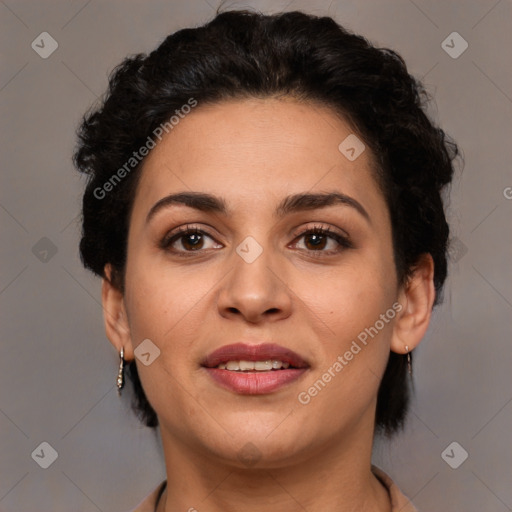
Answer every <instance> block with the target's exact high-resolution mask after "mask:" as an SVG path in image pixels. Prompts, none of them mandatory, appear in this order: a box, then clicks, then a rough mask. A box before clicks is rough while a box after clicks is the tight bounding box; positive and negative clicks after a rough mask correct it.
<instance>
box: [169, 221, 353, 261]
mask: <svg viewBox="0 0 512 512" xmlns="http://www.w3.org/2000/svg"><path fill="white" fill-rule="evenodd" d="M185 235H206V236H207V237H209V238H211V239H212V240H213V237H212V236H211V235H209V234H208V233H207V232H206V231H203V230H202V229H199V228H197V227H194V226H189V225H187V226H182V227H179V228H178V229H177V230H176V231H174V232H173V233H170V234H167V235H166V236H165V237H164V238H163V240H162V241H161V242H160V244H159V246H160V248H161V249H164V250H169V251H171V252H173V253H174V254H176V255H178V256H180V257H188V256H191V255H192V254H193V253H195V252H202V250H201V249H199V250H197V251H186V250H184V251H176V250H174V249H170V247H171V246H172V245H173V244H174V242H176V241H178V240H179V239H180V238H182V237H184V236H185ZM307 235H321V236H325V237H328V238H330V239H331V240H334V241H336V242H337V243H338V244H339V245H340V248H338V249H335V250H330V251H324V250H319V251H314V250H306V251H307V252H309V253H311V255H312V256H314V257H323V256H325V255H332V254H338V253H339V252H341V251H342V250H344V249H351V248H353V245H352V242H351V241H350V239H349V238H348V237H347V236H343V235H340V234H339V233H335V232H333V231H331V229H330V228H325V227H322V226H314V227H313V228H310V229H307V230H305V231H303V232H302V233H300V234H298V235H297V236H296V237H295V238H294V241H295V240H298V239H300V238H303V237H305V236H307Z"/></svg>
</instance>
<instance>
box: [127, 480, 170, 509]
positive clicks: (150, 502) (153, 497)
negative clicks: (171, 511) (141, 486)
mask: <svg viewBox="0 0 512 512" xmlns="http://www.w3.org/2000/svg"><path fill="white" fill-rule="evenodd" d="M165 484H166V481H165V480H164V481H163V482H162V483H161V484H160V485H159V486H158V487H157V488H156V489H154V490H153V491H151V493H150V494H148V495H147V496H146V497H145V498H144V499H143V500H142V501H141V502H140V503H139V504H138V505H137V506H136V507H135V508H133V509H131V510H129V511H127V512H154V510H155V506H156V503H157V500H158V498H159V497H160V495H161V494H162V492H163V490H164V488H165Z"/></svg>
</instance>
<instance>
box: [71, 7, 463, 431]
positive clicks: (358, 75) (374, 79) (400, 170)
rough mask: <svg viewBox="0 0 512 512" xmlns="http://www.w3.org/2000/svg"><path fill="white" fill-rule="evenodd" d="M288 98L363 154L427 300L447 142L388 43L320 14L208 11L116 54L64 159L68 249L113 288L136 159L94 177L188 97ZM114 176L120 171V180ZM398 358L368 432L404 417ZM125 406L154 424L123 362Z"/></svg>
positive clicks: (133, 373)
mask: <svg viewBox="0 0 512 512" xmlns="http://www.w3.org/2000/svg"><path fill="white" fill-rule="evenodd" d="M286 95H287V96H291V97H294V98H296V99H298V100H299V101H301V100H302V101H315V102H317V104H321V105H324V106H327V107H328V108H330V109H331V110H332V111H333V112H335V113H337V114H339V115H341V116H342V117H343V118H344V119H346V120H347V121H348V122H349V123H350V124H351V127H352V129H353V130H354V131H355V132H356V133H357V134H358V135H359V136H360V137H361V138H362V139H363V140H364V142H365V144H367V145H368V146H369V148H370V149H371V151H372V153H373V155H374V157H375V161H376V163H377V169H376V170H375V179H376V180H377V182H378V184H379V186H380V188H381V190H382V193H383V195H384V197H385V199H386V202H387V206H388V208H389V212H390V217H391V223H392V236H393V247H394V257H395V264H396V269H397V275H398V279H399V282H400V283H402V284H405V283H406V282H407V279H408V277H410V275H411V272H412V271H413V270H414V267H415V265H416V264H417V263H418V261H419V258H420V256H421V255H422V254H424V253H429V254H430V255H431V256H432V258H433V261H434V265H435V273H434V285H435V290H436V302H435V303H436V304H437V303H438V302H439V299H440V292H441V290H442V287H443V284H444V281H445V278H446V273H447V244H448V235H449V227H448V224H447V222H446V218H445V213H444V208H443V199H442V192H443V189H444V187H445V186H446V185H447V184H449V183H450V182H451V180H452V177H453V172H454V168H453V162H454V159H455V158H456V157H457V155H458V154H459V151H458V148H457V145H456V144H455V142H453V141H452V140H451V139H450V138H448V137H447V136H446V135H445V133H444V131H443V130H442V129H440V128H439V127H437V126H435V125H434V123H433V122H432V121H431V120H430V119H429V118H428V116H427V115H426V112H425V110H426V105H427V103H428V101H429V100H430V99H431V98H430V97H429V95H428V94H427V92H426V90H425V88H424V87H423V85H422V84H421V82H420V81H419V80H417V79H415V78H414V77H413V76H412V75H410V74H409V73H408V70H407V67H406V65H405V63H404V61H403V59H402V58H401V57H400V56H399V55H398V54H397V53H396V52H395V51H393V50H391V49H388V48H377V47H375V46H374V45H372V44H371V43H370V42H369V41H368V40H367V39H365V38H363V37H361V36H359V35H356V34H353V33H352V32H350V31H349V30H347V29H345V28H343V27H342V26H340V25H339V24H337V23H336V22H335V21H334V20H333V19H332V18H330V17H327V16H324V17H318V16H313V15H308V14H305V13H303V12H299V11H294V12H285V13H278V14H274V15H264V14H262V13H257V12H250V11H247V10H240V11H227V12H221V13H219V12H217V14H216V16H215V17H214V18H213V20H211V21H209V22H208V23H206V24H204V25H203V26H200V27H197V28H186V29H182V30H179V31H177V32H175V33H173V34H171V35H169V36H168V37H167V38H166V39H165V40H164V41H163V42H162V43H161V44H160V45H159V46H158V48H156V49H155V50H154V51H152V52H151V53H150V54H149V55H145V54H137V55H134V56H131V57H129V58H126V59H125V60H124V61H123V62H122V63H121V64H120V65H119V66H118V67H117V68H116V69H115V70H114V71H113V72H112V74H111V76H110V80H109V88H108V91H107V93H106V95H105V97H104V99H103V100H102V101H101V105H100V106H98V107H96V108H94V109H93V110H92V111H90V112H88V113H87V114H85V116H84V118H83V120H82V123H81V125H80V127H79V129H78V147H77V149H76V151H75V153H74V155H73V161H74V163H75V166H76V167H77V169H78V170H79V171H81V172H83V173H86V174H87V175H88V183H87V186H86V189H85V192H84V195H83V217H82V220H83V223H82V238H81V242H80V255H81V258H82V262H83V264H84V266H85V267H86V268H88V269H90V270H92V271H93V272H94V273H96V274H97V275H99V276H102V277H104V278H106V276H105V273H104V267H105V265H106V264H107V263H110V264H111V265H112V268H113V270H114V273H113V275H112V277H111V279H112V282H113V284H114V285H115V286H116V287H118V288H119V289H120V290H121V291H123V290H124V269H125V262H126V246H127V234H128V227H129V226H128V223H129V215H130V212H131V207H132V204H133V199H134V193H135V189H136V187H137V182H138V179H139V176H140V167H141V165H140V163H139V164H137V165H136V166H134V168H133V170H132V171H131V172H129V173H124V174H123V179H122V180H119V182H118V183H117V182H116V183H115V186H114V187H111V188H112V189H113V190H111V191H110V192H109V193H108V194H104V193H101V197H99V195H100V194H99V193H98V190H102V187H103V186H104V184H105V183H106V182H107V181H108V180H109V179H110V178H111V177H112V175H113V174H114V173H115V172H116V170H118V169H121V168H122V166H123V165H124V164H125V163H126V162H127V161H128V160H129V159H130V158H131V156H132V155H133V152H134V150H136V149H137V148H140V147H141V146H143V145H144V144H145V143H146V141H147V140H148V137H149V136H151V134H152V133H153V132H154V130H155V129H157V127H158V126H160V125H161V124H162V123H165V122H167V121H168V120H169V118H170V116H171V115H173V114H174V113H175V112H176V111H177V110H179V109H180V108H181V107H182V106H183V105H184V104H187V102H189V101H190V99H191V98H194V99H195V101H197V102H198V105H199V107H198V108H200V106H201V105H204V104H208V103H210V104H212V103H220V102H222V101H226V100H230V99H243V98H265V97H278V96H286ZM125 174H127V175H126V176H125ZM406 368H407V364H406V356H404V355H400V354H396V353H393V352H390V355H389V360H388V363H387V367H386V370H385V373H384V376H383V379H382V382H381V384H380V388H379V392H378V398H377V408H376V417H375V426H376V431H380V432H381V433H384V434H385V435H387V436H391V435H392V434H393V433H394V432H396V431H398V430H399V429H400V428H401V427H402V426H403V424H404V420H405V417H406V413H407V409H408V404H409V399H410V389H409V386H410V383H409V381H408V379H407V369H406ZM129 373H130V377H131V380H132V382H133V385H134V391H135V395H134V404H133V405H134V408H135V410H136V411H137V412H138V413H139V417H140V419H141V420H142V421H144V422H145V424H146V425H148V426H151V427H155V426H157V424H158V421H157V417H156V414H155V411H154V410H153V408H152V407H151V405H150V403H149V402H148V400H147V398H146V395H145V394H144V390H143V388H142V385H141V382H140V380H139V377H138V374H137V367H136V364H135V361H132V362H131V363H130V365H129Z"/></svg>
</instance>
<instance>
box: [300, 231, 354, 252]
mask: <svg viewBox="0 0 512 512" xmlns="http://www.w3.org/2000/svg"><path fill="white" fill-rule="evenodd" d="M301 238H304V240H305V241H304V246H305V248H306V249H305V250H306V251H308V252H316V253H324V254H335V253H339V252H341V251H342V250H344V249H348V248H351V247H353V245H352V243H351V242H350V240H349V238H348V237H347V236H344V235H341V234H340V233H335V232H333V231H331V230H330V229H329V228H324V227H322V226H315V227H313V228H312V229H308V230H307V231H303V232H302V233H301V234H300V235H299V236H298V237H297V238H296V239H295V240H298V239H301ZM329 243H330V245H331V248H330V249H327V250H325V248H326V247H329ZM319 255H321V254H319ZM315 256H316V255H315Z"/></svg>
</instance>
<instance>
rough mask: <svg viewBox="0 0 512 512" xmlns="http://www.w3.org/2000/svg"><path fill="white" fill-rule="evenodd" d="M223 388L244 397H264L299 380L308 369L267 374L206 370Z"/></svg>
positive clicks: (267, 372) (218, 369) (277, 371)
mask: <svg viewBox="0 0 512 512" xmlns="http://www.w3.org/2000/svg"><path fill="white" fill-rule="evenodd" d="M205 369H206V371H207V372H208V374H209V375H210V376H211V377H212V379H213V380H215V381H216V382H217V383H218V384H220V385H221V386H222V387H224V388H226V389H229V390H230V391H234V392H235V393H240V394H242V395H264V394H266V393H271V392H272V391H277V390H278V389H280V388H282V387H284V386H286V385H287V384H290V383H291V382H293V381H295V380H297V379H298V378H299V377H300V376H301V375H302V374H303V373H304V372H305V371H306V370H307V368H297V369H293V370H292V369H288V370H274V371H272V370H270V371H266V372H235V371H230V370H221V369H220V368H205Z"/></svg>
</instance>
